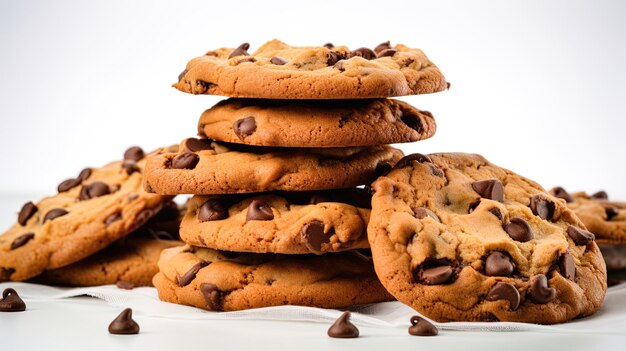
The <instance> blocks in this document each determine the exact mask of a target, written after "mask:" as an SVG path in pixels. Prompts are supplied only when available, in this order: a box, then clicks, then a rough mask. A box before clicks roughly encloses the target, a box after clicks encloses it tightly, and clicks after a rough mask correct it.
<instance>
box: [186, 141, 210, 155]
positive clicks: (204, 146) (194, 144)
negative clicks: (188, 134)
mask: <svg viewBox="0 0 626 351" xmlns="http://www.w3.org/2000/svg"><path fill="white" fill-rule="evenodd" d="M212 143H213V140H211V139H206V138H203V139H197V138H187V139H185V142H184V143H183V144H184V149H183V152H185V151H188V152H198V151H202V150H213V145H212Z"/></svg>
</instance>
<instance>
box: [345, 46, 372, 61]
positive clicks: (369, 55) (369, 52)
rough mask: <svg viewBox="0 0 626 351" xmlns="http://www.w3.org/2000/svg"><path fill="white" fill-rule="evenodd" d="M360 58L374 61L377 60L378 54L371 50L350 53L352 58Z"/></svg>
mask: <svg viewBox="0 0 626 351" xmlns="http://www.w3.org/2000/svg"><path fill="white" fill-rule="evenodd" d="M355 56H359V57H362V58H364V59H366V60H373V59H375V58H376V53H375V52H374V51H372V49H369V48H358V49H356V50H354V51H351V52H350V57H355Z"/></svg>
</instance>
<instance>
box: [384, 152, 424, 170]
mask: <svg viewBox="0 0 626 351" xmlns="http://www.w3.org/2000/svg"><path fill="white" fill-rule="evenodd" d="M413 161H417V162H419V163H433V161H431V159H430V158H429V157H428V156H426V155H422V154H417V153H416V154H410V155H406V156H404V157H403V158H401V159H400V161H398V163H396V165H395V166H394V167H393V168H395V169H398V168H404V167H406V166H410V165H411V163H412V162H413Z"/></svg>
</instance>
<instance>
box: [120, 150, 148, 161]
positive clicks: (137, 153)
mask: <svg viewBox="0 0 626 351" xmlns="http://www.w3.org/2000/svg"><path fill="white" fill-rule="evenodd" d="M144 156H145V154H144V152H143V149H142V148H140V147H139V146H132V147H129V148H128V149H127V150H126V151H125V152H124V159H125V160H133V161H135V162H137V161H139V160H141V159H142V158H144Z"/></svg>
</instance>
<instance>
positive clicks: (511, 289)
mask: <svg viewBox="0 0 626 351" xmlns="http://www.w3.org/2000/svg"><path fill="white" fill-rule="evenodd" d="M487 300H488V301H497V300H507V301H509V309H510V310H512V311H515V310H517V308H518V307H519V304H520V301H521V297H520V294H519V291H517V288H516V287H515V286H514V285H513V284H509V283H502V282H497V283H496V284H495V285H494V286H493V287H491V289H489V292H488V293H487Z"/></svg>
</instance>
